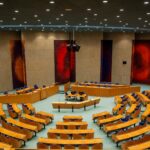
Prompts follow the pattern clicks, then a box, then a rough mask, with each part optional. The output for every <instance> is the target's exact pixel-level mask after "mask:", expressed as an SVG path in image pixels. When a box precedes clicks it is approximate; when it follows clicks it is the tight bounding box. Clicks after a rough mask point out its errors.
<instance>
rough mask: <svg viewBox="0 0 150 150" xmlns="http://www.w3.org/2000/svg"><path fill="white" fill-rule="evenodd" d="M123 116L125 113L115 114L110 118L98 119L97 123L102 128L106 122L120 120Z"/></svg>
mask: <svg viewBox="0 0 150 150" xmlns="http://www.w3.org/2000/svg"><path fill="white" fill-rule="evenodd" d="M122 118H123V115H117V116H113V117H110V118H106V119H102V120H98V122H97V124H98V125H99V126H100V128H101V126H102V125H104V124H107V123H111V122H115V121H118V120H120V119H122Z"/></svg>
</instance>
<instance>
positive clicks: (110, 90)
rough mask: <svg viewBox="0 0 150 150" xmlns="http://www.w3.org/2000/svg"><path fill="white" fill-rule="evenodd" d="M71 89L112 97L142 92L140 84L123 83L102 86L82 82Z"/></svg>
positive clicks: (92, 94)
mask: <svg viewBox="0 0 150 150" xmlns="http://www.w3.org/2000/svg"><path fill="white" fill-rule="evenodd" d="M71 89H72V90H73V91H77V92H80V91H83V92H85V93H86V94H88V95H91V96H102V97H111V96H116V95H123V94H126V93H132V92H140V87H139V86H127V85H126V86H125V85H124V86H123V85H122V86H121V85H114V86H106V87H104V86H103V87H100V86H96V85H88V86H87V85H80V84H72V85H71Z"/></svg>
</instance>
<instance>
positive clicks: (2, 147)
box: [0, 142, 12, 150]
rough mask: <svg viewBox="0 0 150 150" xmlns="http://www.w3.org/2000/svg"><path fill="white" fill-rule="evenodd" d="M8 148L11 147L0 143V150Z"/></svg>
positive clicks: (8, 149)
mask: <svg viewBox="0 0 150 150" xmlns="http://www.w3.org/2000/svg"><path fill="white" fill-rule="evenodd" d="M6 148H7V149H6ZM10 148H12V145H9V144H6V143H2V142H0V149H4V150H10Z"/></svg>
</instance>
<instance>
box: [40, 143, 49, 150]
mask: <svg viewBox="0 0 150 150" xmlns="http://www.w3.org/2000/svg"><path fill="white" fill-rule="evenodd" d="M37 148H38V149H39V150H42V149H43V150H44V149H47V150H48V149H49V146H48V145H47V144H44V143H38V144H37Z"/></svg>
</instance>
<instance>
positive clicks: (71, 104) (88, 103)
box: [52, 97, 100, 112]
mask: <svg viewBox="0 0 150 150" xmlns="http://www.w3.org/2000/svg"><path fill="white" fill-rule="evenodd" d="M99 102H100V98H99V97H96V98H94V99H91V100H86V101H83V102H54V103H52V106H53V108H54V109H58V112H60V109H61V108H62V109H72V112H73V111H74V109H80V108H84V110H86V107H88V106H92V105H93V106H94V107H96V104H99Z"/></svg>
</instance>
